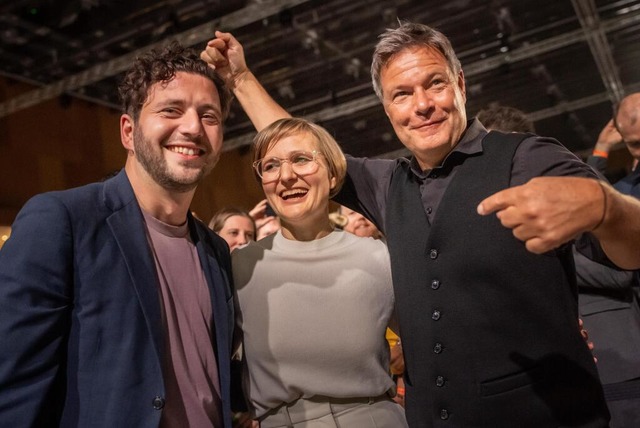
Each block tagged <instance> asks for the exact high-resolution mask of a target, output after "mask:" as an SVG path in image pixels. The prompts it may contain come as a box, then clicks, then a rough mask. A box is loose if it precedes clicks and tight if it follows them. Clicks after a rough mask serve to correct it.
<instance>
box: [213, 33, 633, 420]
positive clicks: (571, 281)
mask: <svg viewBox="0 0 640 428" xmlns="http://www.w3.org/2000/svg"><path fill="white" fill-rule="evenodd" d="M216 37H217V38H216V39H214V40H212V41H210V42H209V44H208V46H207V48H206V50H205V51H203V53H202V54H201V57H202V58H203V59H205V60H207V61H208V62H209V63H210V64H212V65H213V66H214V67H215V68H216V70H217V71H218V73H219V74H220V75H221V76H222V77H223V78H224V79H225V81H226V82H227V83H228V84H229V85H230V87H232V88H233V90H234V93H235V95H236V97H237V98H238V100H239V101H240V103H241V104H242V106H243V108H244V109H245V111H246V112H247V114H248V116H249V118H250V119H251V120H252V122H253V123H254V125H255V126H256V128H258V129H262V128H263V127H264V126H266V125H268V124H269V123H271V122H272V121H273V120H275V119H277V118H280V117H286V116H288V114H287V112H286V111H284V110H283V109H282V108H281V107H280V106H278V105H277V104H276V103H275V102H274V101H273V99H271V98H270V97H269V95H268V94H267V93H266V91H265V90H264V88H263V87H262V86H261V85H260V84H259V82H258V81H257V79H256V78H255V76H254V75H253V74H252V73H251V72H250V71H249V70H248V68H247V66H246V64H245V62H244V54H243V52H242V47H241V45H240V44H239V43H238V42H237V40H235V39H234V38H233V36H231V35H230V34H228V33H220V32H216ZM372 75H373V83H374V89H375V90H376V93H377V94H378V96H379V97H380V100H381V101H382V104H383V106H384V109H385V112H386V113H387V116H388V117H389V119H390V121H391V124H392V125H393V127H394V129H395V132H396V134H397V135H398V137H399V138H400V140H401V141H402V143H403V144H404V145H405V146H406V147H407V148H408V149H409V150H411V152H412V153H413V157H412V158H411V159H409V160H407V159H398V160H374V159H358V158H352V157H348V159H347V161H348V178H347V182H346V183H345V187H344V190H343V191H342V192H341V194H340V195H339V196H338V197H336V200H337V201H338V202H339V203H341V204H344V205H347V206H349V207H351V208H352V209H356V210H358V211H360V212H362V213H364V214H365V215H366V216H367V217H368V218H370V219H371V220H372V221H373V222H374V223H375V224H376V226H378V228H379V229H381V230H382V231H383V233H384V234H385V236H387V239H388V244H389V250H390V254H391V260H392V268H393V278H394V288H395V292H396V302H397V305H398V308H397V310H398V314H399V317H400V331H401V336H402V341H403V346H404V353H405V361H406V371H405V381H406V412H407V413H406V414H407V419H408V421H409V424H410V425H411V426H413V427H456V428H458V427H492V428H493V427H505V428H506V427H509V428H511V427H515V426H518V427H531V428H544V427H558V426H571V427H604V426H607V421H608V419H609V414H608V411H607V408H606V404H605V402H604V399H603V394H602V388H601V386H600V384H599V381H598V375H597V372H596V368H595V365H594V362H593V359H592V356H591V354H590V352H589V350H588V349H587V346H586V344H585V342H584V341H583V340H582V338H581V336H580V333H579V330H578V325H577V319H578V313H577V302H576V287H575V275H574V271H573V263H572V258H571V252H570V248H568V247H566V246H560V244H562V243H563V242H566V241H568V240H570V239H571V238H572V237H573V236H575V235H576V234H577V233H579V232H581V231H586V230H592V229H595V230H594V234H596V235H597V236H598V238H600V239H603V240H604V241H603V242H604V243H606V244H607V248H606V250H607V254H609V255H610V256H611V255H612V256H613V258H612V260H613V261H615V262H617V263H622V264H623V265H625V266H623V267H628V268H636V267H638V266H640V259H639V254H633V255H632V256H629V255H627V253H628V252H630V250H631V249H634V250H639V251H640V244H638V243H636V242H634V240H633V239H624V240H623V241H621V240H620V239H619V238H618V237H616V234H617V232H619V231H621V230H622V228H620V227H619V226H616V223H615V222H614V221H612V219H613V218H616V217H617V216H618V215H624V216H626V217H625V218H627V219H629V220H633V221H635V223H634V225H633V227H634V232H633V233H635V234H636V235H635V236H636V239H637V237H639V236H640V221H638V220H635V218H634V217H633V213H634V212H635V213H636V214H640V206H639V205H633V203H630V202H629V201H628V200H626V199H625V198H624V197H622V196H621V195H619V194H618V193H616V192H615V191H613V189H611V188H610V187H608V186H607V185H605V184H599V182H598V181H597V180H594V178H596V175H595V173H594V172H593V171H592V170H591V169H590V168H589V167H587V166H586V165H585V164H584V163H582V162H581V161H580V160H579V159H578V158H576V157H575V156H574V155H573V154H572V153H570V152H569V151H568V150H567V149H565V148H564V147H563V146H562V145H560V144H559V143H558V142H557V141H555V140H553V139H549V138H542V137H537V136H534V135H524V134H503V133H498V132H491V133H488V132H487V130H486V129H485V128H484V127H483V126H482V124H481V123H480V122H478V121H477V120H473V119H472V120H470V121H467V118H466V112H465V108H464V105H465V82H464V77H463V73H462V70H461V66H460V62H459V61H458V59H457V58H456V56H455V53H454V52H453V49H452V48H451V45H450V43H449V41H448V39H447V38H446V37H445V36H444V35H442V34H441V33H439V32H437V31H435V30H433V29H431V28H429V27H427V26H424V25H419V24H411V23H403V24H401V26H400V27H399V28H398V29H395V30H388V31H387V32H385V33H384V34H383V35H382V36H381V38H380V42H379V43H378V46H377V48H376V51H375V53H374V58H373V65H372ZM544 175H548V176H571V177H568V178H564V179H558V178H549V177H542V178H535V179H534V180H532V182H531V183H527V182H528V181H529V180H531V179H532V178H534V177H538V176H544ZM525 183H527V184H525ZM514 186H517V187H515V188H514ZM507 188H509V189H507ZM549 188H557V191H554V192H552V193H553V194H552V195H549V194H546V193H542V194H540V195H537V196H538V199H536V201H537V203H536V204H530V203H527V200H528V199H529V198H527V197H526V196H527V195H529V194H530V192H532V191H533V192H534V193H535V192H536V191H537V190H538V189H546V190H548V189H549ZM503 189H507V190H509V192H507V193H504V191H503ZM499 191H501V192H499ZM496 192H499V193H498V194H497V195H495V196H493V197H492V198H489V199H485V198H487V197H488V196H489V195H492V194H494V193H496ZM549 193H551V192H549ZM605 197H606V198H608V200H609V201H610V203H609V204H608V205H606V206H605V205H604V202H605ZM540 208H542V209H543V210H542V211H541V210H540ZM575 209H577V210H580V211H576V210H575ZM559 210H560V211H559ZM634 210H635V211H634ZM493 211H498V212H499V213H498V218H496V217H495V216H486V214H488V213H491V212H493ZM565 211H566V212H565ZM478 213H481V214H485V215H482V216H481V215H478ZM578 213H580V214H581V215H578ZM567 219H569V220H571V221H567ZM501 223H502V224H501ZM503 225H504V226H507V227H513V228H514V230H513V232H512V231H511V230H509V229H507V228H505V227H503ZM549 227H551V228H552V229H549ZM625 230H626V228H625ZM514 235H515V237H516V238H518V239H520V240H523V241H525V245H523V244H522V243H521V242H520V241H519V240H517V239H514ZM603 245H604V244H603ZM555 247H558V248H556V249H554V248H555ZM553 249H554V250H553ZM594 249H599V247H596V246H594ZM549 250H553V251H549ZM539 252H547V253H546V254H545V255H542V256H540V255H537V254H535V253H539Z"/></svg>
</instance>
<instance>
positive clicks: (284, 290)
mask: <svg viewBox="0 0 640 428" xmlns="http://www.w3.org/2000/svg"><path fill="white" fill-rule="evenodd" d="M254 141H255V159H256V161H255V162H254V164H253V165H254V168H255V171H256V175H257V177H258V178H259V181H260V183H261V185H262V188H263V190H264V193H265V195H266V197H267V199H268V201H269V204H270V206H271V207H272V208H273V210H274V211H275V212H276V214H277V215H278V216H279V218H280V221H281V224H282V227H281V230H280V231H278V232H277V233H276V234H274V235H271V236H269V237H267V238H265V239H263V240H261V241H259V242H251V243H249V245H248V246H246V247H244V248H242V249H238V250H236V251H235V252H234V254H233V256H232V258H233V272H234V280H235V285H236V293H237V295H236V304H237V308H236V309H237V327H238V331H239V333H240V334H241V335H242V341H243V359H244V363H243V364H244V377H243V386H244V391H245V395H246V397H247V399H248V402H249V404H250V407H251V410H252V412H253V416H254V417H256V418H257V419H259V420H260V426H261V428H273V427H305V428H314V427H318V428H319V427H349V428H359V427H363V428H364V427H367V428H369V427H374V426H375V427H388V428H398V427H406V426H407V425H406V421H405V418H404V410H403V409H402V408H401V407H400V406H399V405H398V404H396V403H395V402H393V401H392V398H391V395H393V393H392V390H393V386H394V384H393V381H392V379H391V377H390V375H389V372H388V368H389V348H388V345H387V342H386V340H385V329H386V327H387V325H388V324H389V321H390V320H391V318H392V312H393V305H394V298H393V290H392V285H391V273H390V266H389V257H388V253H387V250H386V247H385V245H384V244H383V243H382V242H380V241H378V240H374V239H371V238H360V237H357V236H354V235H352V234H350V233H348V232H343V231H340V230H334V229H333V226H332V224H331V223H330V221H329V198H330V197H332V196H333V195H335V194H336V193H337V192H338V190H339V189H340V187H341V186H342V182H343V180H344V177H345V173H346V163H345V159H344V156H343V154H342V152H341V151H340V148H339V146H338V144H337V143H336V142H335V140H334V139H333V138H332V137H331V136H330V135H329V134H328V133H327V132H326V131H325V130H324V129H323V128H321V127H319V126H317V125H315V124H312V123H310V122H308V121H305V120H303V119H295V118H290V119H282V120H279V121H277V122H274V123H273V124H271V125H270V126H268V127H267V128H265V129H263V130H262V131H261V132H260V133H258V135H257V136H256V138H255V140H254Z"/></svg>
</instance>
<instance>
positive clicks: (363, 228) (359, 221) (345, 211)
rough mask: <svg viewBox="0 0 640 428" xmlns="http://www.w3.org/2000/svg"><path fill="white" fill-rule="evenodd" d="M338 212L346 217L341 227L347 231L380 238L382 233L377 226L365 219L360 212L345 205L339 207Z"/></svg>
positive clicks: (357, 234)
mask: <svg viewBox="0 0 640 428" xmlns="http://www.w3.org/2000/svg"><path fill="white" fill-rule="evenodd" d="M340 213H341V214H342V215H344V216H345V217H347V220H348V221H347V224H346V226H344V227H343V229H344V230H346V231H347V232H350V233H353V234H354V235H356V236H362V237H366V238H369V237H370V238H375V239H380V237H381V236H382V234H381V233H380V231H379V230H378V228H377V227H376V226H375V225H374V224H373V223H371V222H370V221H369V220H367V219H366V218H365V217H364V216H363V215H362V214H360V213H357V212H355V211H353V210H352V209H350V208H347V207H341V208H340Z"/></svg>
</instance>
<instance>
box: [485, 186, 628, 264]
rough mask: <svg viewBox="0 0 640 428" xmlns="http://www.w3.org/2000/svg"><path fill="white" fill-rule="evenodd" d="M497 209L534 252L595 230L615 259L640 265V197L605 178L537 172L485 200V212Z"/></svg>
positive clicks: (506, 225) (499, 215) (547, 248)
mask: <svg viewBox="0 0 640 428" xmlns="http://www.w3.org/2000/svg"><path fill="white" fill-rule="evenodd" d="M493 212H495V213H496V215H497V217H498V219H500V222H501V223H502V224H503V225H504V226H505V227H508V228H510V229H513V235H514V236H515V237H516V238H518V239H520V240H521V241H524V242H525V245H526V247H527V249H528V250H529V251H531V252H533V253H537V254H540V253H544V252H546V251H549V250H552V249H554V248H556V247H559V246H560V245H562V244H564V243H565V242H568V241H571V240H572V239H574V238H575V237H576V236H578V235H579V234H580V233H583V232H591V233H592V234H593V235H594V236H595V237H596V238H597V239H598V240H599V241H600V245H601V246H602V249H603V250H604V252H605V253H606V254H607V257H609V259H610V260H611V261H612V262H613V263H615V264H616V265H618V266H619V267H621V268H623V269H638V268H640V201H638V200H637V199H635V198H632V197H630V196H626V195H623V194H621V193H620V192H618V191H616V190H615V189H614V188H613V187H611V186H610V185H608V184H606V183H604V182H598V181H597V180H594V179H590V178H581V177H537V178H534V179H532V180H530V181H529V182H528V183H526V184H524V185H522V186H516V187H512V188H509V189H505V190H502V191H500V192H497V193H496V194H494V195H492V196H489V197H488V198H486V199H485V200H483V201H482V202H480V205H479V206H478V213H479V214H481V215H488V214H491V213H493Z"/></svg>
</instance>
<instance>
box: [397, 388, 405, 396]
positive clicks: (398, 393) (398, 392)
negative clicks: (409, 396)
mask: <svg viewBox="0 0 640 428" xmlns="http://www.w3.org/2000/svg"><path fill="white" fill-rule="evenodd" d="M396 395H404V388H403V387H398V388H396Z"/></svg>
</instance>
